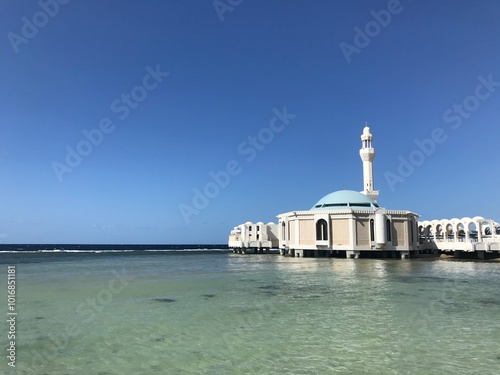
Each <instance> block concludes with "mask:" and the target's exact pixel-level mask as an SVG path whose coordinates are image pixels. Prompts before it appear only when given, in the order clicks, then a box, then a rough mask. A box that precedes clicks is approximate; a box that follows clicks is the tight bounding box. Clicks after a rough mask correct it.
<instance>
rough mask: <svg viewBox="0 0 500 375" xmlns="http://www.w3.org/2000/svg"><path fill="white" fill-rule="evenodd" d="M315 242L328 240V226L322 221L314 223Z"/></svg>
mask: <svg viewBox="0 0 500 375" xmlns="http://www.w3.org/2000/svg"><path fill="white" fill-rule="evenodd" d="M316 240H317V241H327V240H328V224H327V223H326V221H325V220H323V219H319V220H318V221H317V222H316Z"/></svg>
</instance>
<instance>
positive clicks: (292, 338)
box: [0, 253, 500, 375]
mask: <svg viewBox="0 0 500 375" xmlns="http://www.w3.org/2000/svg"><path fill="white" fill-rule="evenodd" d="M9 257H10V258H9V259H6V258H3V259H2V264H3V265H2V268H1V272H2V277H3V279H4V280H6V264H7V263H8V264H16V271H17V282H18V288H17V296H18V301H17V310H18V314H19V315H18V317H17V319H18V322H17V327H16V329H17V336H18V338H17V343H16V352H17V358H16V365H17V366H16V369H15V371H12V370H13V369H11V368H9V366H7V362H8V360H7V359H6V358H5V356H4V359H3V360H2V363H1V364H0V372H1V373H5V374H51V375H52V374H54V375H59V374H101V375H104V374H106V375H107V374H214V375H215V374H498V373H500V264H498V263H474V262H450V261H436V260H435V261H419V260H409V261H402V260H374V259H310V258H307V259H300V258H285V257H281V256H278V255H249V256H241V255H233V254H225V253H219V254H210V253H206V254H186V253H182V254H175V253H149V254H137V253H134V254H127V253H121V254H87V255H85V256H80V255H75V254H44V255H38V254H30V255H29V256H26V255H23V259H25V260H26V259H29V261H28V262H26V261H21V260H20V258H21V256H18V255H12V254H11V255H9ZM3 285H4V288H2V289H3V290H2V291H1V293H0V298H1V301H2V303H1V304H0V306H2V311H5V313H4V317H7V315H6V312H7V308H6V300H7V296H6V287H5V282H4V283H3ZM5 319H6V318H5ZM2 327H3V328H2V335H1V337H0V340H1V341H0V342H1V343H2V347H5V348H6V346H7V345H6V343H7V339H6V331H5V325H2Z"/></svg>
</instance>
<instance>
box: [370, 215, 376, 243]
mask: <svg viewBox="0 0 500 375" xmlns="http://www.w3.org/2000/svg"><path fill="white" fill-rule="evenodd" d="M370 241H375V223H374V222H373V219H371V220H370Z"/></svg>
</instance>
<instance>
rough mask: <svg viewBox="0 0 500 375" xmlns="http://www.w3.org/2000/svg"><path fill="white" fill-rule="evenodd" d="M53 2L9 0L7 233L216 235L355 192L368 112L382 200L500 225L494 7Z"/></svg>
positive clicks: (155, 238)
mask: <svg viewBox="0 0 500 375" xmlns="http://www.w3.org/2000/svg"><path fill="white" fill-rule="evenodd" d="M44 1H45V3H46V5H43V6H42V5H41V4H40V3H38V2H37V1H34V0H31V1H28V0H26V1H14V0H1V1H0V28H1V30H0V31H1V32H0V36H1V38H0V53H1V55H0V76H1V85H0V101H1V107H0V108H1V110H0V241H1V242H2V243H224V242H226V239H227V234H228V232H229V231H230V230H231V229H232V227H233V226H235V225H238V224H240V223H242V222H245V221H265V222H268V221H275V220H276V218H275V215H277V214H279V213H282V212H286V211H291V210H299V209H309V208H310V207H311V206H312V205H313V204H314V203H315V202H316V201H317V200H319V199H320V198H321V197H322V196H324V195H326V194H328V193H330V192H332V191H335V190H339V189H354V190H361V189H362V165H361V160H360V158H359V154H358V150H359V148H360V146H361V142H360V134H361V132H362V130H363V127H364V124H365V122H366V121H367V122H368V123H369V125H370V127H371V129H372V133H373V134H374V142H373V144H374V147H375V148H376V151H377V155H376V158H375V164H374V171H375V188H376V189H379V190H380V198H379V203H380V204H381V205H382V206H384V207H386V208H388V209H407V210H412V211H415V212H417V213H418V214H420V215H421V216H422V219H441V218H452V217H463V216H470V217H472V216H476V215H482V216H484V217H487V218H493V219H495V220H497V221H500V204H499V202H500V201H499V192H500V176H499V160H498V155H499V154H498V150H499V146H498V143H499V141H500V140H499V131H498V129H499V125H500V105H499V104H500V84H497V83H495V82H500V64H499V61H500V44H499V39H498V38H499V35H500V22H498V20H499V19H500V3H499V2H498V1H494V0H490V1H463V0H462V1H452V0H441V1H423V0H419V1H416V0H414V1H409V0H402V1H401V2H400V3H399V4H398V2H397V1H394V0H392V1H389V2H388V1H330V0H318V1H305V0H303V1H298V0H297V1H285V0H282V1H269V0H252V1H250V0H243V1H239V0H231V1H227V0H221V1H220V2H219V3H216V5H217V8H218V9H217V10H216V9H215V7H214V4H213V2H212V1H210V0H207V1H200V0H197V1H194V0H185V1H151V0H145V1H125V0H121V1H117V0H109V1H105V2H103V1H97V0H85V1H83V0H72V1H67V0H66V1H63V0H60V1H61V3H63V4H61V3H59V2H58V3H57V4H58V5H57V6H56V5H55V3H54V1H52V0H42V2H41V3H43V4H45V3H44ZM224 4H225V5H224ZM228 4H233V5H228ZM43 8H45V10H43ZM388 9H389V10H388ZM372 11H375V13H374V12H372ZM380 11H382V12H380ZM48 13H51V14H48ZM374 14H375V15H374ZM377 14H378V15H377ZM388 14H390V20H389V19H388ZM377 19H378V21H377ZM382 24H383V25H382ZM36 25H38V26H36ZM355 28H358V29H355ZM358 30H361V31H362V32H363V33H369V34H371V37H370V36H366V35H365V36H362V35H360V33H359V31H358ZM345 51H348V52H345ZM148 67H149V68H148ZM167 73H168V75H167ZM478 77H483V78H482V81H481V79H480V78H478ZM488 80H489V81H490V83H488ZM484 82H486V84H485V83H484ZM478 86H481V87H478ZM122 95H123V96H122ZM134 98H135V99H134ZM464 102H465V103H464ZM454 105H455V107H454ZM458 105H460V106H462V107H458ZM285 107H286V112H287V115H286V116H288V117H285V123H283V121H282V120H279V119H277V120H275V121H272V123H270V122H271V120H272V119H273V118H274V117H275V116H276V113H281V117H283V111H284V109H285ZM294 115H295V117H294ZM100 125H101V129H99V126H100ZM266 128H267V130H266ZM95 129H98V130H95ZM271 129H274V130H271ZM439 129H442V130H441V131H440V130H439ZM103 130H104V131H105V132H103ZM85 131H86V132H90V134H92V135H93V137H94V139H93V141H94V143H95V145H92V144H91V143H90V141H88V140H87V138H86V137H85V135H84V132H85ZM436 131H437V133H436ZM87 134H88V133H87ZM433 134H435V135H436V134H437V135H439V137H437V138H438V139H439V140H440V141H441V143H436V144H435V145H434V147H431V145H430V144H429V143H427V144H426V145H427V147H428V149H427V153H428V155H424V154H423V153H420V154H419V151H418V150H419V148H418V147H417V145H416V143H415V141H416V140H420V141H422V140H424V139H426V138H431V137H432V135H433ZM259 136H260V137H261V138H259ZM249 137H257V141H256V142H257V143H251V142H253V141H252V140H251V138H250V139H249ZM443 138H445V140H444V142H442V141H443ZM263 142H267V144H264V143H263ZM433 142H434V141H433ZM89 145H90V148H89ZM432 148H434V150H432ZM68 150H73V151H68ZM431 151H432V152H431ZM68 152H69V153H72V152H75V153H78V152H80V153H81V154H83V156H81V155H79V156H75V155H73V156H69V157H68ZM412 153H413V154H412ZM410 156H411V157H412V159H411V160H412V161H413V163H414V164H418V165H417V166H414V167H413V168H414V170H413V171H408V170H404V169H401V168H402V167H401V166H400V165H401V163H402V162H401V160H402V159H401V158H403V159H405V160H409V159H410ZM422 156H423V157H422ZM67 158H69V159H68V160H69V162H68V161H67V160H66V159H67ZM68 163H69V164H68ZM228 163H229V169H230V171H231V173H232V175H229V181H228V179H227V178H225V179H222V180H221V181H219V183H220V184H221V185H223V186H224V187H218V188H217V189H216V188H214V185H213V184H210V182H211V181H212V178H211V176H210V172H214V173H217V172H219V171H221V170H225V169H226V168H227V166H228ZM70 164H71V165H70ZM398 168H399V169H400V170H401V171H402V172H403V173H400V172H398ZM406 168H407V169H408V166H406ZM410 172H411V173H410ZM388 176H392V177H391V178H392V180H391V178H389V177H388ZM394 176H399V177H397V178H398V180H397V181H396V182H394V181H395V180H394V179H393V178H394ZM225 177H227V175H225ZM221 178H222V177H221ZM403 179H404V181H402V180H403ZM390 181H392V182H390ZM391 184H392V186H390V185H391ZM205 188H206V189H208V190H207V191H208V194H209V195H210V196H211V197H210V198H206V200H205V201H204V200H203V199H201V198H198V200H197V201H196V202H195V203H196V206H197V207H198V208H196V206H195V205H194V203H193V199H194V197H195V192H194V191H195V190H194V189H199V190H200V191H203V190H204V189H205ZM217 190H219V191H217ZM207 201H208V204H207ZM205 206H206V207H205ZM179 207H181V208H182V212H184V217H183V214H182V212H181V209H180V208H179ZM186 210H187V211H186ZM185 217H187V220H185Z"/></svg>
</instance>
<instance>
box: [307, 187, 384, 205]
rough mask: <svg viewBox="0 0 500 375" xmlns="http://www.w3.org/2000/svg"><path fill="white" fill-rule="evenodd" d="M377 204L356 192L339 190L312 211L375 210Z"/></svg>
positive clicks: (323, 199) (319, 202) (327, 196)
mask: <svg viewBox="0 0 500 375" xmlns="http://www.w3.org/2000/svg"><path fill="white" fill-rule="evenodd" d="M377 208H378V204H377V202H375V201H374V200H373V199H371V198H370V197H367V196H366V195H364V194H361V193H358V192H357V191H354V190H339V191H335V192H333V193H330V194H328V195H325V196H324V197H323V198H321V199H320V200H319V201H318V203H316V204H315V205H314V206H313V207H312V208H311V210H346V209H358V210H375V209H377Z"/></svg>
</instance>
